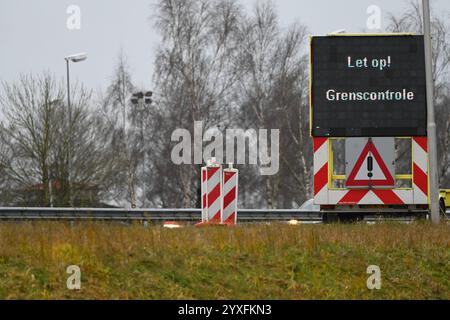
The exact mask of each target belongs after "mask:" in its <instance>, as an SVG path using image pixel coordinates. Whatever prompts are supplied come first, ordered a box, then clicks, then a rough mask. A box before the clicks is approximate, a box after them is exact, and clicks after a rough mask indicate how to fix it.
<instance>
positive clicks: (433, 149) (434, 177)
mask: <svg viewBox="0 0 450 320" xmlns="http://www.w3.org/2000/svg"><path fill="white" fill-rule="evenodd" d="M422 9H423V30H424V39H425V67H426V80H427V118H428V124H427V127H428V128H427V130H428V154H429V163H430V164H429V170H430V172H429V175H430V188H429V189H430V190H429V192H430V211H431V221H432V222H433V223H434V224H439V218H440V217H439V176H438V167H439V164H438V161H437V142H436V121H435V118H434V84H433V74H432V72H433V61H432V45H431V17H430V16H431V14H430V0H422Z"/></svg>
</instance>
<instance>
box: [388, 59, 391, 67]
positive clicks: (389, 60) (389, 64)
mask: <svg viewBox="0 0 450 320" xmlns="http://www.w3.org/2000/svg"><path fill="white" fill-rule="evenodd" d="M387 67H388V68H390V67H391V56H388V60H387Z"/></svg>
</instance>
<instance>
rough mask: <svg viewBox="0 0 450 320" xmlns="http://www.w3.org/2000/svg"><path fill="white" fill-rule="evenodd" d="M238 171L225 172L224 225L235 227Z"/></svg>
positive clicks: (227, 170)
mask: <svg viewBox="0 0 450 320" xmlns="http://www.w3.org/2000/svg"><path fill="white" fill-rule="evenodd" d="M238 175H239V173H238V170H236V169H224V170H223V211H222V223H224V224H227V225H235V224H236V223H237V200H238V199H237V197H238Z"/></svg>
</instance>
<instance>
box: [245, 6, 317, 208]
mask: <svg viewBox="0 0 450 320" xmlns="http://www.w3.org/2000/svg"><path fill="white" fill-rule="evenodd" d="M305 40H306V28H305V27H304V26H302V25H300V24H294V25H292V26H291V27H290V28H288V29H287V31H284V32H283V30H282V29H281V27H280V26H279V23H278V16H277V13H276V10H275V7H274V6H273V4H272V2H270V1H262V2H257V4H256V6H255V8H254V14H253V16H251V17H249V18H248V19H247V20H246V21H244V22H243V24H242V28H241V43H242V46H241V48H242V51H241V52H240V56H239V66H240V68H239V69H240V70H241V71H242V73H241V74H240V77H239V91H238V94H237V96H238V97H239V101H240V105H241V119H245V120H242V121H240V122H241V123H244V124H246V125H253V126H256V127H258V128H273V129H281V137H280V157H281V164H280V172H279V173H278V174H277V175H274V176H270V177H259V178H257V179H259V180H262V181H263V183H264V185H265V192H262V190H261V191H259V192H261V195H262V198H263V199H265V200H266V201H265V202H266V204H267V205H268V206H269V207H277V206H279V205H282V206H287V207H291V206H292V205H294V204H295V203H297V204H298V203H301V202H303V201H304V200H305V197H309V195H310V182H311V181H310V169H311V165H312V162H311V151H310V149H311V143H310V139H309V134H308V133H309V129H308V128H309V125H308V123H309V117H308V112H309V111H308V99H307V97H308V73H307V70H308V68H307V58H306V50H305V49H306V41H305ZM293 146H294V148H293ZM250 174H253V175H254V174H255V172H252V173H250Z"/></svg>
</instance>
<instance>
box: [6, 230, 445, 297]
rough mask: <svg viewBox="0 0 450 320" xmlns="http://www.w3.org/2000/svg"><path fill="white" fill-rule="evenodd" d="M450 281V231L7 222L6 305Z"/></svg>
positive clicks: (410, 287) (385, 293)
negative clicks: (374, 281)
mask: <svg viewBox="0 0 450 320" xmlns="http://www.w3.org/2000/svg"><path fill="white" fill-rule="evenodd" d="M68 265H78V266H79V267H80V268H81V273H82V274H81V290H79V291H71V290H68V289H67V288H66V280H67V277H68V276H69V275H68V274H66V267H67V266H68ZM369 265H378V266H379V267H380V268H381V276H382V287H381V290H369V289H368V288H367V286H366V281H367V278H368V277H369V275H368V274H367V273H366V269H367V267H368V266H369ZM449 278H450V226H449V225H444V224H443V225H441V226H437V227H435V226H431V225H429V224H428V223H425V222H422V223H416V224H411V225H405V224H377V225H366V224H356V225H338V224H336V225H300V226H288V225H284V224H272V225H246V226H238V227H235V228H221V227H216V228H205V229H196V228H193V227H188V228H183V229H177V230H167V229H163V228H161V227H156V226H155V227H148V228H145V227H143V226H142V225H138V224H136V225H130V226H127V225H119V224H108V223H88V222H86V223H79V224H78V223H77V224H74V225H71V224H69V223H57V222H45V223H1V224H0V299H450V281H449Z"/></svg>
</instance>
